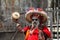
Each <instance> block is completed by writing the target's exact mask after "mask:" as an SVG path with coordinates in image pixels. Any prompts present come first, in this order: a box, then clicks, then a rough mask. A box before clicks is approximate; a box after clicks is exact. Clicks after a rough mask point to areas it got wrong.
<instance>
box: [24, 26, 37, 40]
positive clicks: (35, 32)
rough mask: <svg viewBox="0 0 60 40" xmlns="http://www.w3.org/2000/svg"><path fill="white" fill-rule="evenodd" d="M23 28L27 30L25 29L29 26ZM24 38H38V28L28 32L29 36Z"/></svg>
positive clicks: (33, 39) (29, 39)
mask: <svg viewBox="0 0 60 40" xmlns="http://www.w3.org/2000/svg"><path fill="white" fill-rule="evenodd" d="M23 30H24V31H27V30H29V27H28V26H26V27H24V28H23ZM25 40H38V29H35V30H34V32H33V34H29V36H28V37H27V39H25Z"/></svg>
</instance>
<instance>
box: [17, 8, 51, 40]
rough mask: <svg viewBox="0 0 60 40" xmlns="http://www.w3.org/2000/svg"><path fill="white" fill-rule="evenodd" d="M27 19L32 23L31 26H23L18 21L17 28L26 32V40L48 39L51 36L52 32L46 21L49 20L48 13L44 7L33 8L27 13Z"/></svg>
mask: <svg viewBox="0 0 60 40" xmlns="http://www.w3.org/2000/svg"><path fill="white" fill-rule="evenodd" d="M25 18H26V20H27V21H28V22H29V23H31V24H32V25H31V26H25V27H24V28H21V25H20V24H19V23H17V28H18V30H19V31H20V32H24V33H26V36H25V40H47V38H51V32H50V31H49V30H48V28H47V26H46V25H44V23H45V22H46V21H47V18H48V16H47V14H46V12H44V11H43V10H42V9H39V8H37V9H31V10H29V11H28V12H27V13H26V15H25Z"/></svg>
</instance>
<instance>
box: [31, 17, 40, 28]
mask: <svg viewBox="0 0 60 40" xmlns="http://www.w3.org/2000/svg"><path fill="white" fill-rule="evenodd" d="M39 21H40V20H39V19H38V18H37V17H32V27H37V26H38V25H39Z"/></svg>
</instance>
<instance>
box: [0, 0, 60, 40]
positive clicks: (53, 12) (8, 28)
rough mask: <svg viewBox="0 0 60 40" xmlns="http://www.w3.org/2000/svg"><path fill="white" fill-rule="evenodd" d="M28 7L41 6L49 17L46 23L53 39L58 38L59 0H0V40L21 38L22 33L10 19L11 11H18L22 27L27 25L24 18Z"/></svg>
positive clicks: (59, 32) (59, 30)
mask: <svg viewBox="0 0 60 40" xmlns="http://www.w3.org/2000/svg"><path fill="white" fill-rule="evenodd" d="M30 7H35V8H42V9H43V10H44V11H46V12H47V14H48V16H49V18H48V21H47V23H46V25H47V26H48V28H49V29H50V30H51V32H52V34H53V39H54V40H60V39H59V38H60V0H0V40H23V39H24V36H25V35H24V34H23V33H20V32H18V31H17V29H16V23H14V22H13V21H12V20H11V14H12V12H15V11H17V12H19V13H20V14H21V17H20V19H19V22H20V23H21V24H22V27H24V26H26V25H29V23H28V22H27V21H26V20H25V13H26V10H27V9H29V8H30Z"/></svg>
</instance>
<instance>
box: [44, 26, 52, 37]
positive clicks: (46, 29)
mask: <svg viewBox="0 0 60 40" xmlns="http://www.w3.org/2000/svg"><path fill="white" fill-rule="evenodd" d="M43 32H44V33H45V34H46V35H47V36H48V37H51V32H50V31H49V29H48V28H47V27H46V26H44V28H43Z"/></svg>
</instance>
